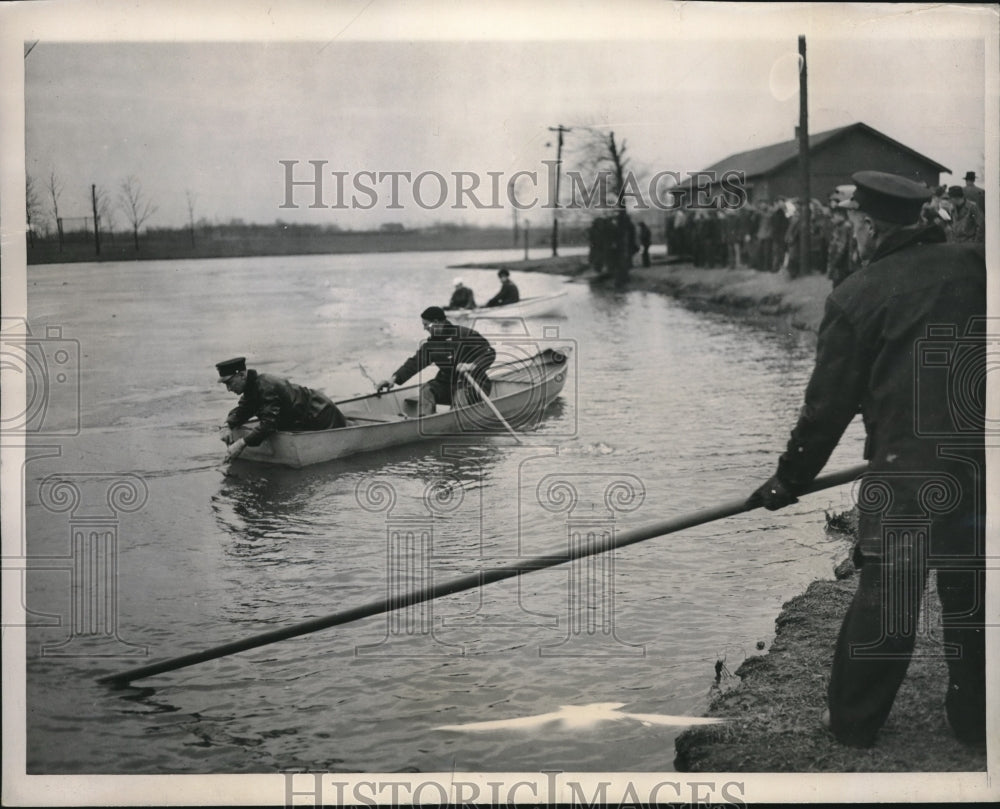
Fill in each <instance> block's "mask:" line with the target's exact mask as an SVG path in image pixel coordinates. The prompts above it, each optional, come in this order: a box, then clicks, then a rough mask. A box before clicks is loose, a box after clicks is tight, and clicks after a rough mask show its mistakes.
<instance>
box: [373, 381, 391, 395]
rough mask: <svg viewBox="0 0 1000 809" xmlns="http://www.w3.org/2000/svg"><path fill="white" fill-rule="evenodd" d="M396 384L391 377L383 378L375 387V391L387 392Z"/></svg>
mask: <svg viewBox="0 0 1000 809" xmlns="http://www.w3.org/2000/svg"><path fill="white" fill-rule="evenodd" d="M395 384H396V383H395V382H393V381H392V380H391V379H383V380H382V381H381V382H379V383H378V387H377V388H375V392H376V393H386V392H388V391H389V389H390V388H391V387H392V386H393V385H395Z"/></svg>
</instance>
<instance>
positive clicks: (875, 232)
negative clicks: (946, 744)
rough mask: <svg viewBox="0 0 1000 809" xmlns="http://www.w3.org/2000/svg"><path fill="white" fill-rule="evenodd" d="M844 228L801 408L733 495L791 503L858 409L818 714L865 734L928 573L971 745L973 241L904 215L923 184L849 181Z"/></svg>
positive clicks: (980, 680) (976, 712)
mask: <svg viewBox="0 0 1000 809" xmlns="http://www.w3.org/2000/svg"><path fill="white" fill-rule="evenodd" d="M852 179H853V181H854V182H855V184H856V186H857V189H856V191H855V193H854V198H853V200H852V201H851V202H850V203H848V204H846V207H849V208H850V209H851V210H850V214H849V215H850V218H851V225H852V227H853V231H854V239H855V241H856V243H857V247H858V252H859V255H860V257H861V259H862V260H868V262H869V263H868V265H867V266H866V267H865V268H864V269H863V270H860V271H859V272H856V273H854V274H852V275H851V276H850V277H848V278H847V279H845V280H844V282H843V283H841V284H840V285H839V286H838V287H837V288H836V289H834V290H833V292H832V293H831V294H830V296H829V298H828V299H827V302H826V312H825V315H824V319H823V322H822V324H821V326H820V331H819V337H818V342H817V350H816V366H815V369H814V371H813V373H812V376H811V378H810V380H809V384H808V386H807V388H806V391H805V404H804V406H803V408H802V411H801V414H800V416H799V419H798V422H797V424H796V425H795V428H794V429H793V430H792V434H791V439H790V441H789V442H788V446H787V448H786V450H785V452H784V454H783V455H781V457H780V459H779V461H778V469H777V472H776V474H775V475H774V476H773V477H772V478H771V479H770V480H768V481H767V482H766V483H765V484H764V485H763V486H761V487H760V488H759V489H757V490H756V491H755V492H754V493H753V494H752V495H751V496H750V499H749V500H748V501H747V505H748V506H760V505H763V506H764V507H766V508H768V509H771V510H774V509H778V508H782V507H783V506H786V505H788V504H790V503H794V502H796V499H797V497H796V496H797V495H798V494H801V493H802V492H803V491H805V489H806V487H807V486H808V484H809V483H810V481H812V480H813V478H814V477H815V476H816V474H817V473H818V472H819V471H820V470H821V469H822V468H823V466H824V464H825V463H826V461H827V459H828V458H829V457H830V454H831V452H832V451H833V449H834V447H835V446H836V445H837V443H838V441H839V440H840V437H841V435H842V434H843V432H844V430H845V429H846V428H847V425H848V424H849V423H850V422H851V421H852V419H853V418H854V416H855V414H857V413H858V412H859V411H860V413H861V415H862V417H863V419H864V424H865V430H866V433H867V441H866V444H865V459H866V460H867V461H868V469H867V471H866V472H865V475H864V477H863V479H862V481H861V484H860V489H859V493H858V509H859V543H858V547H857V551H856V559H858V560H859V561H860V563H861V571H860V580H859V584H858V590H857V592H856V594H855V597H854V600H853V602H852V604H851V606H850V608H849V610H848V612H847V615H846V616H845V618H844V622H843V625H842V627H841V630H840V636H839V638H838V640H837V645H836V649H835V652H834V659H833V667H832V671H831V676H830V683H829V690H828V705H829V712H828V722H829V727H830V729H831V731H832V732H833V734H834V735H835V736H836V737H837V739H838V740H839V741H840V742H842V743H844V744H848V745H852V746H859V747H867V746H870V745H872V744H874V743H875V739H876V735H877V733H878V730H879V728H881V727H882V725H883V724H884V723H885V721H886V719H887V717H888V715H889V711H890V710H891V708H892V704H893V700H894V699H895V696H896V692H897V690H898V688H899V686H900V684H901V682H902V680H903V677H904V676H905V673H906V668H907V665H908V664H909V660H910V656H911V654H912V651H913V648H914V644H915V641H916V634H917V631H918V614H919V610H920V602H921V597H922V595H923V592H924V585H925V582H926V578H927V572H928V570H929V569H935V570H936V571H937V591H938V595H939V597H940V599H941V603H942V608H943V615H942V623H943V630H944V652H943V653H944V654H945V656H946V658H947V661H948V672H949V683H948V688H947V693H946V698H945V708H946V712H947V717H948V721H949V724H950V725H951V727H952V730H953V731H954V733H955V735H956V736H957V737H958V738H959V739H960V740H961V741H963V742H967V743H981V742H983V741H984V740H985V722H986V705H985V694H986V684H985V646H984V622H985V618H984V598H985V596H984V594H985V514H986V506H985V497H986V487H985V446H984V444H985V442H984V426H985V401H986V397H985V379H986V349H985V308H986V265H985V259H984V253H983V249H982V246H981V245H971V244H945V243H944V235H943V232H942V231H941V229H940V228H937V227H933V226H932V227H919V226H918V225H917V222H918V219H919V216H920V209H921V206H922V205H923V203H924V202H925V201H926V200H927V199H928V198H929V197H930V195H931V192H930V190H929V189H928V188H926V186H924V185H921V184H918V183H915V182H913V181H911V180H909V179H907V178H905V177H901V176H898V175H893V174H886V173H883V172H875V171H862V172H858V173H856V174H855V175H854V176H853V178H852Z"/></svg>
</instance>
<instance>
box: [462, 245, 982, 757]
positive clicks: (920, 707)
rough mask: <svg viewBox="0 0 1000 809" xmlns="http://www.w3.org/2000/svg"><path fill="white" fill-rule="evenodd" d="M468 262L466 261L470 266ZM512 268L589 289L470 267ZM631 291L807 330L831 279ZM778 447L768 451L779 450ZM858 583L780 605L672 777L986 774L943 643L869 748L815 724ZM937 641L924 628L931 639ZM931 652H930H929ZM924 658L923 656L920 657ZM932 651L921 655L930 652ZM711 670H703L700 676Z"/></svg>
mask: <svg viewBox="0 0 1000 809" xmlns="http://www.w3.org/2000/svg"><path fill="white" fill-rule="evenodd" d="M466 266H470V265H466ZM476 266H479V267H489V268H494V269H499V268H501V267H504V268H506V269H508V270H510V271H511V272H544V273H552V274H562V275H569V276H573V277H574V279H576V280H580V281H581V282H582V281H588V280H592V279H593V274H592V273H591V272H590V271H589V269H588V267H587V265H586V257H583V256H567V257H559V258H543V259H536V260H530V259H529V260H526V261H509V262H497V263H491V264H481V265H476ZM627 289H630V290H642V291H647V292H656V293H661V294H665V295H669V296H671V297H674V298H676V299H678V300H679V301H681V302H683V303H684V304H685V305H688V306H691V307H692V308H699V309H711V310H714V311H722V312H726V313H728V314H730V315H734V316H739V317H746V318H748V319H751V320H754V321H758V322H761V323H765V324H767V325H771V326H773V327H776V328H786V329H797V330H802V331H806V332H811V333H813V334H815V333H816V332H817V331H818V329H819V324H820V321H821V320H822V317H823V307H824V303H825V301H826V297H827V295H828V294H829V291H830V281H829V280H828V279H827V278H825V277H824V276H822V275H807V276H805V277H802V278H796V279H791V278H789V277H788V275H787V274H786V273H784V272H780V273H765V272H758V271H756V270H752V269H725V268H714V269H707V268H702V267H694V266H693V265H691V264H681V263H678V264H668V263H666V262H665V261H664V260H663V259H662V258H660V259H659V260H658V261H657V260H656V259H654V262H653V265H652V266H650V267H633V268H632V270H631V272H630V275H629V281H628V286H627ZM778 451H779V448H777V447H776V448H775V453H776V454H777V452H778ZM856 587H857V576H856V573H855V570H854V567H853V565H852V564H851V562H850V560H845V561H844V562H843V563H841V564H840V565H838V567H837V572H836V578H834V579H820V580H817V581H814V582H813V583H812V584H810V585H809V587H808V588H807V589H806V591H805V592H804V593H802V594H801V595H799V596H796V597H795V598H793V599H791V600H790V601H788V602H787V603H785V604H784V605H783V607H782V611H781V613H780V614H779V615H778V617H777V619H776V620H775V627H776V632H775V637H774V640H773V641H772V643H771V647H770V649H769V650H768V652H767V653H765V654H763V655H758V656H751V657H748V658H747V659H746V660H744V661H743V664H742V665H741V666H740V667H739V668H738V669H737V670H736V672H735V673H734V674H733V675H730V676H729V677H727V678H725V680H723V681H722V682H720V686H721V687H720V688H719V689H718V690H717V691H716V694H715V696H714V697H713V699H712V701H711V703H710V705H709V707H708V710H707V711H706V712H705V716H709V717H719V718H725V719H727V720H729V721H727V722H726V723H725V724H721V725H709V726H705V727H698V728H692V729H690V730H686V731H684V732H683V733H682V734H681V735H680V736H679V737H678V738H677V740H676V744H675V748H676V758H675V760H674V766H675V768H676V769H677V770H678V771H680V772H734V773H736V772H738V773H750V772H786V773H812V772H983V771H985V770H986V748H985V746H980V747H974V746H966V745H963V744H961V743H960V742H958V741H957V740H956V739H955V737H954V736H953V735H952V733H951V731H950V729H949V727H948V724H947V722H946V720H945V712H944V697H945V689H946V687H947V683H948V675H947V668H946V664H945V662H944V659H943V657H942V655H941V654H940V652H941V650H940V639H939V638H937V637H930V638H928V637H921V638H920V640H918V643H917V649H916V653H915V654H914V656H913V660H912V662H911V664H910V667H909V669H908V671H907V675H906V679H905V680H904V682H903V685H902V687H901V688H900V691H899V694H898V695H897V698H896V701H895V704H894V706H893V711H892V713H891V714H890V716H889V720H888V722H887V723H886V725H885V727H884V728H883V729H882V731H881V733H880V735H879V738H878V741H877V743H876V745H875V746H874V747H872V748H869V749H857V748H851V747H846V746H844V745H841V744H839V743H838V742H837V741H836V740H835V739H834V738H833V736H832V734H831V733H830V732H829V731H828V730H827V729H826V728H825V727H824V726H823V725H822V724H821V717H822V715H823V711H824V710H825V708H826V691H827V684H828V682H829V672H830V665H831V662H832V659H833V649H834V644H835V642H836V638H837V633H838V632H839V630H840V623H841V621H842V620H843V617H844V614H845V612H846V611H847V607H848V605H849V604H850V601H851V598H852V597H853V595H854V591H855V589H856ZM925 609H927V610H928V613H929V619H928V623H927V625H928V626H930V627H932V628H933V627H938V626H940V610H941V606H940V602H939V601H938V599H937V594H936V590H935V588H934V585H933V574H932V575H931V580H930V582H929V584H928V588H927V598H926V599H925ZM935 634H936V633H935V632H934V631H933V630H932V636H933V635H935ZM935 647H937V651H938V654H933V652H934V651H935ZM921 652H924V654H921ZM929 652H930V653H931V654H927V653H929ZM710 678H711V674H710V673H709V672H706V680H708V679H710Z"/></svg>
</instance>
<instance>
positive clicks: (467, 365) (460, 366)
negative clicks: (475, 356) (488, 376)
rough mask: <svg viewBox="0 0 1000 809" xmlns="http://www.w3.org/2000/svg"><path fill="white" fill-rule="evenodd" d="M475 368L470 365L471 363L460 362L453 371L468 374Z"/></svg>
mask: <svg viewBox="0 0 1000 809" xmlns="http://www.w3.org/2000/svg"><path fill="white" fill-rule="evenodd" d="M475 367H476V366H475V364H474V363H471V362H460V363H459V364H458V365H456V366H455V370H457V371H459V372H463V371H469V372H471V371H472V370H473V369H474V368H475Z"/></svg>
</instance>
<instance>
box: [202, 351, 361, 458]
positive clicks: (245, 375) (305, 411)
mask: <svg viewBox="0 0 1000 809" xmlns="http://www.w3.org/2000/svg"><path fill="white" fill-rule="evenodd" d="M215 369H216V370H217V371H218V372H219V382H220V383H222V384H224V385H225V386H226V390H228V391H232V392H233V393H236V394H238V395H239V397H240V400H239V402H238V403H237V405H236V407H234V408H233V409H232V410H231V411H229V415H228V416H226V424H225V426H224V427H223V428H222V429H223V434H222V440H223V441H224V442H225V443H226V444H228V445H229V451H228V452H227V453H226V460H233V459H234V458H237V457H239V455H240V453H242V452H243V450H244V449H245V448H246V447H257V446H260V444H261V443H263V441H264V439H265V438H267V437H268V436H269V435H271V433H273V432H275V431H277V430H304V431H305V430H330V429H333V428H335V427H345V426H346V425H347V422H346V420H345V419H344V414H343V413H341V412H340V410H339V409H338V408H337V406H336V405H335V404H334V403H333V402H332V401H330V399H329V398H327V397H326V396H325V395H324V394H322V393H320V392H319V391H316V390H312V389H311V388H306V387H303V386H302V385H295V384H293V383H291V382H289V381H288V380H287V379H282V378H281V377H280V376H274V375H273V374H261V373H258V372H257V371H255V370H254V369H253V368H250V369H247V363H246V357H234V358H233V359H231V360H224V361H223V362H219V363H216V365H215ZM255 417H256V419H257V425H256V426H255V427H254V428H253V429H251V430H250V432H248V433H247V434H246V435H245V436H244V437H243V438H239V439H237V438H234V435H233V430H235V429H236V428H237V427H239V426H240V425H241V424H245V423H246V422H247V421H249V420H250V419H252V418H255Z"/></svg>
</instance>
